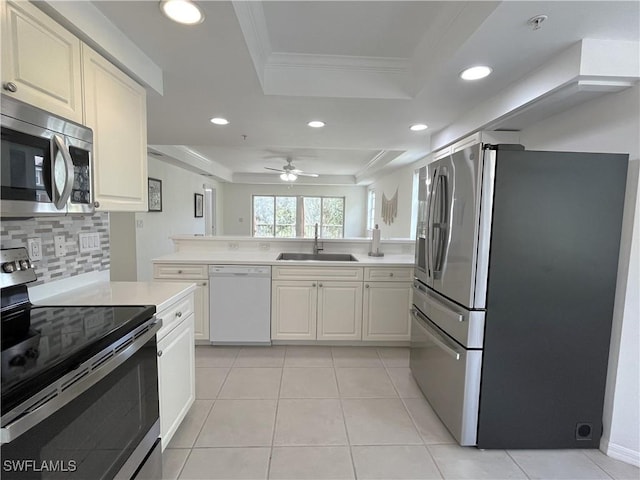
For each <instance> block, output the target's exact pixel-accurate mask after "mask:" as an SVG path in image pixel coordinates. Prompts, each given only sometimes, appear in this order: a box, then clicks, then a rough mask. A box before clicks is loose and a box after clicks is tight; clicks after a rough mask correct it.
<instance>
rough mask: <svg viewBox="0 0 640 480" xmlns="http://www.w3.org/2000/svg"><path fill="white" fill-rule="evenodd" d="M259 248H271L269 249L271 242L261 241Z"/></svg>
mask: <svg viewBox="0 0 640 480" xmlns="http://www.w3.org/2000/svg"><path fill="white" fill-rule="evenodd" d="M258 248H259V249H260V250H269V249H270V248H271V244H270V243H268V242H260V243H259V244H258Z"/></svg>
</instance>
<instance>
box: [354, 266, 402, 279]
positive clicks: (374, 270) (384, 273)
mask: <svg viewBox="0 0 640 480" xmlns="http://www.w3.org/2000/svg"><path fill="white" fill-rule="evenodd" d="M364 280H365V282H378V281H379V282H411V281H413V267H365V269H364Z"/></svg>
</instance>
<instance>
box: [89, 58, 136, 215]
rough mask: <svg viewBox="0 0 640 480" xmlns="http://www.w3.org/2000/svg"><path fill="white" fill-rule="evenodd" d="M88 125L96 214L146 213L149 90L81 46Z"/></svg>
mask: <svg viewBox="0 0 640 480" xmlns="http://www.w3.org/2000/svg"><path fill="white" fill-rule="evenodd" d="M82 67H83V74H84V88H85V124H86V125H87V126H88V127H90V128H92V129H93V139H94V145H93V168H94V171H93V175H94V189H95V197H94V198H95V200H96V202H97V207H96V210H98V211H100V210H102V211H121V212H124V211H129V212H135V211H138V212H139V211H146V210H147V97H146V91H145V89H144V88H143V87H142V86H140V85H139V84H138V83H136V82H134V81H133V80H132V79H131V78H129V77H128V76H127V75H125V74H124V73H123V72H122V71H121V70H119V69H118V68H116V67H115V66H114V65H113V64H111V63H110V62H108V61H107V60H106V59H104V58H103V57H102V56H100V55H99V54H98V53H96V52H95V51H93V50H92V49H91V48H89V47H87V46H86V45H82Z"/></svg>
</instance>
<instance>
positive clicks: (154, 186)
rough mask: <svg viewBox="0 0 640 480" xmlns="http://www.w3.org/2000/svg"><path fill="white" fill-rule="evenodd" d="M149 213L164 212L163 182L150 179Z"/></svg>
mask: <svg viewBox="0 0 640 480" xmlns="http://www.w3.org/2000/svg"><path fill="white" fill-rule="evenodd" d="M148 180H149V211H150V212H161V211H162V180H158V179H157V178H151V177H149V179H148Z"/></svg>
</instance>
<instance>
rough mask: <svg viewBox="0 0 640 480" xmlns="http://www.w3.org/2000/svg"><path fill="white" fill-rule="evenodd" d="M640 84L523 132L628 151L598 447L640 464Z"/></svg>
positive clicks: (537, 139) (544, 144)
mask: <svg viewBox="0 0 640 480" xmlns="http://www.w3.org/2000/svg"><path fill="white" fill-rule="evenodd" d="M639 116H640V87H634V88H630V89H627V90H624V91H622V92H620V93H616V94H608V95H604V96H602V97H598V98H596V99H594V100H591V101H589V102H587V103H584V104H582V105H579V106H577V107H574V108H573V109H570V110H567V111H565V112H563V113H561V114H558V115H556V116H554V117H551V118H548V119H546V120H544V121H542V122H539V123H537V124H535V125H533V126H531V127H529V128H526V129H525V130H523V131H522V135H521V141H522V143H523V144H524V145H525V147H526V148H527V149H528V150H564V151H584V152H611V153H629V155H630V167H629V172H628V177H627V190H626V197H625V213H624V219H623V232H622V239H621V244H620V261H619V265H618V280H617V291H616V303H615V309H614V319H613V322H614V323H613V332H612V339H611V349H610V357H609V374H608V378H607V392H606V395H605V411H604V427H605V430H604V436H603V442H602V445H601V448H602V449H603V450H604V451H605V452H606V453H607V454H608V455H610V456H612V457H615V458H618V459H621V460H624V461H626V462H628V463H634V464H636V465H639V463H640V391H639V383H640V370H639V367H638V365H639V364H640V358H639V355H638V345H640V197H639V196H638V172H639V171H640V135H639V132H640V119H639Z"/></svg>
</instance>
